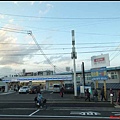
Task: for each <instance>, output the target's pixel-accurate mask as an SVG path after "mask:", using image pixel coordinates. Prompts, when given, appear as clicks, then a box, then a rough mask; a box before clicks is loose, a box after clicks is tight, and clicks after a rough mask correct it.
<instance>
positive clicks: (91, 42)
mask: <svg viewBox="0 0 120 120" xmlns="http://www.w3.org/2000/svg"><path fill="white" fill-rule="evenodd" d="M20 33H21V32H20ZM24 33H25V32H24ZM114 43H120V42H104V43H101V42H97V43H94V42H91V43H88V42H87V43H85V42H84V43H76V45H77V46H78V45H89V44H90V45H93V44H114ZM0 44H15V45H35V44H32V43H31V44H25V43H5V42H0ZM38 45H61V46H62V45H71V44H70V43H66V44H38ZM93 47H94V46H93Z"/></svg>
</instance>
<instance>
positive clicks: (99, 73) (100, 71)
mask: <svg viewBox="0 0 120 120" xmlns="http://www.w3.org/2000/svg"><path fill="white" fill-rule="evenodd" d="M91 79H92V80H108V75H107V69H106V67H101V68H93V69H91Z"/></svg>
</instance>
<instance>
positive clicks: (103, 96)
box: [101, 86, 106, 101]
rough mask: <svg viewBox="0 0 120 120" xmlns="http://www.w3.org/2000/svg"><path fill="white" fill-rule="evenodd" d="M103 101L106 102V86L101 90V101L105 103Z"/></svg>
mask: <svg viewBox="0 0 120 120" xmlns="http://www.w3.org/2000/svg"><path fill="white" fill-rule="evenodd" d="M103 99H104V100H105V101H106V98H105V92H104V86H103V87H102V89H101V101H103Z"/></svg>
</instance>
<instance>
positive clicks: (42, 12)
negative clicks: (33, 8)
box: [39, 4, 53, 15]
mask: <svg viewBox="0 0 120 120" xmlns="http://www.w3.org/2000/svg"><path fill="white" fill-rule="evenodd" d="M52 8H53V5H51V4H46V9H45V10H40V11H39V14H40V15H45V14H46V13H48V12H49V11H50V9H52Z"/></svg>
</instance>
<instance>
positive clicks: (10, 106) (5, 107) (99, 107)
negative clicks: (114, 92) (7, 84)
mask: <svg viewBox="0 0 120 120" xmlns="http://www.w3.org/2000/svg"><path fill="white" fill-rule="evenodd" d="M35 96H36V95H35V94H19V93H17V92H16V93H12V94H6V95H0V119H10V118H12V119H16V118H17V119H18V118H19V119H22V120H23V119H37V118H39V119H65V120H66V119H92V120H93V119H95V120H96V119H101V120H103V119H118V118H119V119H120V108H115V107H114V105H112V104H110V103H109V102H96V103H95V102H85V101H84V99H83V100H79V99H78V100H75V99H74V98H73V95H71V94H64V98H61V97H60V95H59V93H52V92H45V93H43V96H44V97H45V98H47V106H48V108H47V109H46V110H44V109H42V108H41V109H37V108H36V107H35V104H34V101H33V100H34V97H35Z"/></svg>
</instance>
